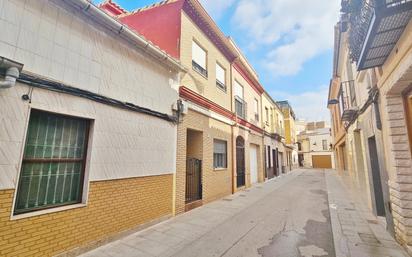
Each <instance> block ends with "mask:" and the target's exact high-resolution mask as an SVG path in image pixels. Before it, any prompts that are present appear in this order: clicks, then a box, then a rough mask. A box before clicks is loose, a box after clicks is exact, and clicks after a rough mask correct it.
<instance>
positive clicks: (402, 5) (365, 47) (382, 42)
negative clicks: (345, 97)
mask: <svg viewBox="0 0 412 257" xmlns="http://www.w3.org/2000/svg"><path fill="white" fill-rule="evenodd" d="M342 12H343V18H342V21H346V20H347V21H348V22H349V25H350V26H349V48H350V54H351V59H352V60H353V61H355V62H356V63H357V65H358V70H365V69H369V68H373V67H378V66H381V65H383V64H384V63H385V61H386V59H387V58H388V56H389V54H390V53H391V52H392V50H393V48H394V47H395V45H396V43H397V42H398V40H399V38H400V37H401V35H402V33H403V31H404V29H405V27H406V25H407V24H408V23H409V20H410V19H411V17H412V0H343V1H342ZM345 23H346V22H345ZM343 27H346V26H343Z"/></svg>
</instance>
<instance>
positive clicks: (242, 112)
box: [235, 96, 247, 120]
mask: <svg viewBox="0 0 412 257" xmlns="http://www.w3.org/2000/svg"><path fill="white" fill-rule="evenodd" d="M246 108H247V104H246V102H245V100H243V99H242V98H240V97H238V96H235V111H236V115H237V116H238V117H240V118H242V119H244V120H245V119H246Z"/></svg>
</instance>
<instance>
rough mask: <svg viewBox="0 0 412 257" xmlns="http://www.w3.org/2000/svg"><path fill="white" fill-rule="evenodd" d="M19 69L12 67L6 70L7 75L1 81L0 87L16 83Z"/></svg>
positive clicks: (11, 85)
mask: <svg viewBox="0 0 412 257" xmlns="http://www.w3.org/2000/svg"><path fill="white" fill-rule="evenodd" d="M19 74H20V72H19V70H18V69H17V68H16V67H10V68H8V69H7V70H6V76H5V78H4V80H3V81H0V89H4V88H11V87H14V85H16V79H17V78H18V77H19Z"/></svg>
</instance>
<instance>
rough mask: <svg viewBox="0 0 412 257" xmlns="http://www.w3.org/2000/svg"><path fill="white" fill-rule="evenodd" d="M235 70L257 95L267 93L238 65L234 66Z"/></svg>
mask: <svg viewBox="0 0 412 257" xmlns="http://www.w3.org/2000/svg"><path fill="white" fill-rule="evenodd" d="M233 68H235V70H236V71H237V72H239V74H240V75H241V76H242V77H243V78H244V79H245V80H246V81H247V82H248V83H249V85H250V86H251V87H252V88H253V90H255V91H256V93H258V94H259V95H262V94H263V92H264V91H265V90H264V89H263V87H262V86H261V85H259V84H257V83H255V82H253V81H252V79H250V77H249V76H248V75H247V73H246V72H245V71H244V70H243V69H242V67H240V66H239V65H238V64H234V65H233Z"/></svg>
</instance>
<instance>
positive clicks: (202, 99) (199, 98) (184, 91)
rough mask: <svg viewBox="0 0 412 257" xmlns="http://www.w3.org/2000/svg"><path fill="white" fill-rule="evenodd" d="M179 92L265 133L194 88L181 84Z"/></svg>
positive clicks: (184, 96)
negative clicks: (196, 91)
mask: <svg viewBox="0 0 412 257" xmlns="http://www.w3.org/2000/svg"><path fill="white" fill-rule="evenodd" d="M179 94H180V96H181V97H182V98H184V99H185V100H188V101H190V102H193V103H195V104H197V105H199V106H201V107H203V108H206V109H208V110H211V111H214V112H216V113H217V114H220V115H222V116H224V117H226V118H229V119H231V120H232V121H235V122H237V123H239V124H240V125H242V126H244V127H246V128H249V129H252V130H254V131H256V132H258V133H260V134H263V129H261V128H259V127H258V126H256V125H253V124H252V123H250V122H248V121H246V120H244V119H241V118H239V117H236V115H235V114H234V113H232V112H230V111H228V110H226V109H225V108H223V107H222V106H220V105H218V104H216V103H214V102H212V101H210V100H209V99H207V98H205V97H203V96H201V95H199V94H197V93H195V92H193V91H192V90H190V89H188V88H187V87H185V86H181V87H180V88H179Z"/></svg>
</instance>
